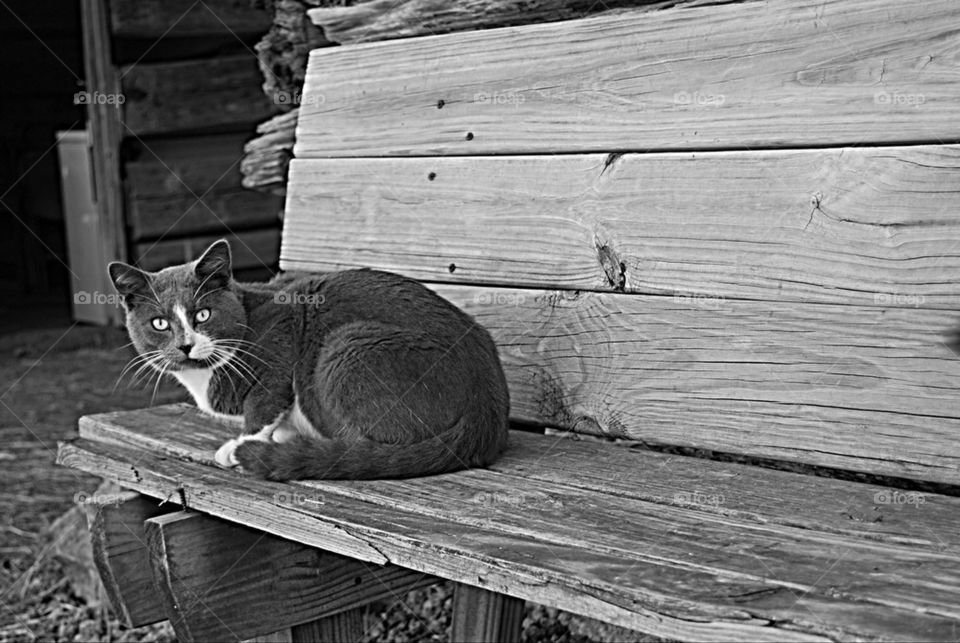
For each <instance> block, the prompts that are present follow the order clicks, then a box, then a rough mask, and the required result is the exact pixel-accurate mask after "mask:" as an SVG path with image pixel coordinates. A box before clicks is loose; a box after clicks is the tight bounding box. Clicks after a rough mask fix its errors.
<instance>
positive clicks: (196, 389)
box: [173, 368, 243, 423]
mask: <svg viewBox="0 0 960 643" xmlns="http://www.w3.org/2000/svg"><path fill="white" fill-rule="evenodd" d="M173 376H174V377H176V378H177V379H178V380H179V381H180V383H181V384H183V387H184V388H185V389H187V390H188V391H190V395H191V396H192V397H193V401H194V402H196V403H197V408H199V409H200V410H201V411H203V412H204V413H208V414H210V415H212V416H214V417H215V418H219V419H221V420H226V421H228V422H235V423H236V422H239V423H243V416H242V415H230V414H228V413H218V412H217V411H214V410H213V407H212V406H211V404H210V395H209V392H210V380H211V378H212V377H213V369H212V368H191V369H186V370H182V371H175V372H174V373H173Z"/></svg>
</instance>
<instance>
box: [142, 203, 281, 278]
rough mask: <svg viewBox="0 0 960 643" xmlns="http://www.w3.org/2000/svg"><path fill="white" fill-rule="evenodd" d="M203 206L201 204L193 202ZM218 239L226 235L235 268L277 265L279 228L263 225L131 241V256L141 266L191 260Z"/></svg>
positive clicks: (150, 267)
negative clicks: (180, 236)
mask: <svg viewBox="0 0 960 643" xmlns="http://www.w3.org/2000/svg"><path fill="white" fill-rule="evenodd" d="M196 207H202V206H199V205H198V206H196ZM217 239H227V240H228V241H229V242H230V248H231V250H232V252H233V268H234V270H244V269H248V268H264V269H267V270H274V271H275V269H276V265H277V259H278V256H279V252H280V248H279V246H280V230H279V229H278V228H262V229H259V230H247V231H241V232H229V233H228V232H223V233H220V234H205V235H199V236H191V237H186V238H182V239H162V240H158V241H142V242H140V243H136V244H133V252H132V254H133V256H134V259H135V261H136V263H137V265H138V266H140V267H141V268H143V269H144V270H159V269H161V268H166V267H167V266H172V265H175V264H180V263H185V262H187V261H193V260H194V259H196V258H197V257H199V256H200V254H201V253H202V252H203V251H204V250H205V249H206V248H207V246H209V245H210V244H211V243H213V242H214V241H216V240H217Z"/></svg>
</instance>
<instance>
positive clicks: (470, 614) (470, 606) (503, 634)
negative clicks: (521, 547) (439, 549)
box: [450, 583, 524, 643]
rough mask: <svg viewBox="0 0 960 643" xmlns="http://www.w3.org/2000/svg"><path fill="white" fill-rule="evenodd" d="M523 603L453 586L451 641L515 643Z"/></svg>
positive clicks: (465, 587)
mask: <svg viewBox="0 0 960 643" xmlns="http://www.w3.org/2000/svg"><path fill="white" fill-rule="evenodd" d="M523 612H524V601H523V600H522V599H519V598H515V597H513V596H508V595H506V594H499V593H497V592H491V591H490V590H486V589H482V588H479V587H473V586H472V585H464V584H463V583H457V586H456V589H455V590H454V594H453V619H452V620H453V623H452V628H451V631H450V640H451V641H463V642H465V643H497V642H499V641H517V640H519V639H520V633H521V631H522V630H523Z"/></svg>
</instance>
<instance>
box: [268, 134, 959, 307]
mask: <svg viewBox="0 0 960 643" xmlns="http://www.w3.org/2000/svg"><path fill="white" fill-rule="evenodd" d="M284 225H285V234H284V239H283V253H282V256H283V266H284V267H285V268H287V269H303V270H324V271H325V270H338V269H342V268H347V267H356V266H358V265H366V266H371V267H376V268H382V269H385V270H393V271H398V272H403V273H405V274H408V275H411V276H414V277H417V278H419V279H425V280H433V281H457V282H468V283H469V282H473V283H484V284H491V283H493V284H511V285H520V286H523V287H526V288H529V287H548V288H552V287H558V288H570V289H582V290H606V291H615V290H625V291H627V292H641V293H658V294H680V295H690V296H692V297H701V298H703V299H706V300H715V299H717V298H731V297H735V298H747V299H777V300H794V301H810V302H835V303H857V304H869V305H881V306H884V307H891V306H900V307H917V306H922V307H933V308H946V309H957V308H958V307H960V146H955V145H937V146H911V147H900V148H895V147H880V148H840V149H827V150H786V151H768V152H754V151H743V152H712V153H703V154H684V153H663V154H627V155H624V156H621V157H616V158H615V159H610V158H609V157H608V156H606V155H554V156H525V157H516V156H513V157H463V158H417V159H335V160H333V159H327V160H321V159H310V160H300V159H294V160H293V162H292V164H291V173H290V182H289V197H288V200H287V205H286V213H285V221H284ZM621 264H622V265H621Z"/></svg>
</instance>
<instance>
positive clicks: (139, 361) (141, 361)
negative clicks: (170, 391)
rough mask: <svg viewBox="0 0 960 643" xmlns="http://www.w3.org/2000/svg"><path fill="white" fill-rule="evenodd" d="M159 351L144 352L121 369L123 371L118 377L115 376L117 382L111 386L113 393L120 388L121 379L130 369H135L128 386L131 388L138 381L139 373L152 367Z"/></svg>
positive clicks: (158, 355)
mask: <svg viewBox="0 0 960 643" xmlns="http://www.w3.org/2000/svg"><path fill="white" fill-rule="evenodd" d="M160 353H161V352H160V351H159V350H152V351H146V352H144V353H142V354H140V355H137V356H136V357H134V358H133V359H131V360H130V361H129V362H127V365H126V366H124V367H123V370H122V371H120V375H119V376H117V381H116V383H115V384H114V385H113V392H116V390H117V388H118V387H119V386H120V382H121V381H123V377H124V376H125V375H126V374H127V373H129V372H130V370H131V369H134V368H136V371H134V373H133V375H132V376H131V383H130V386H133V385H134V384H136V383H137V381H138V380H139V379H140V375H141V373H143V371H144V370H145V369H147V368H149V367H150V366H153V361H154V360H155V359H157V358H159V357H160Z"/></svg>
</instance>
